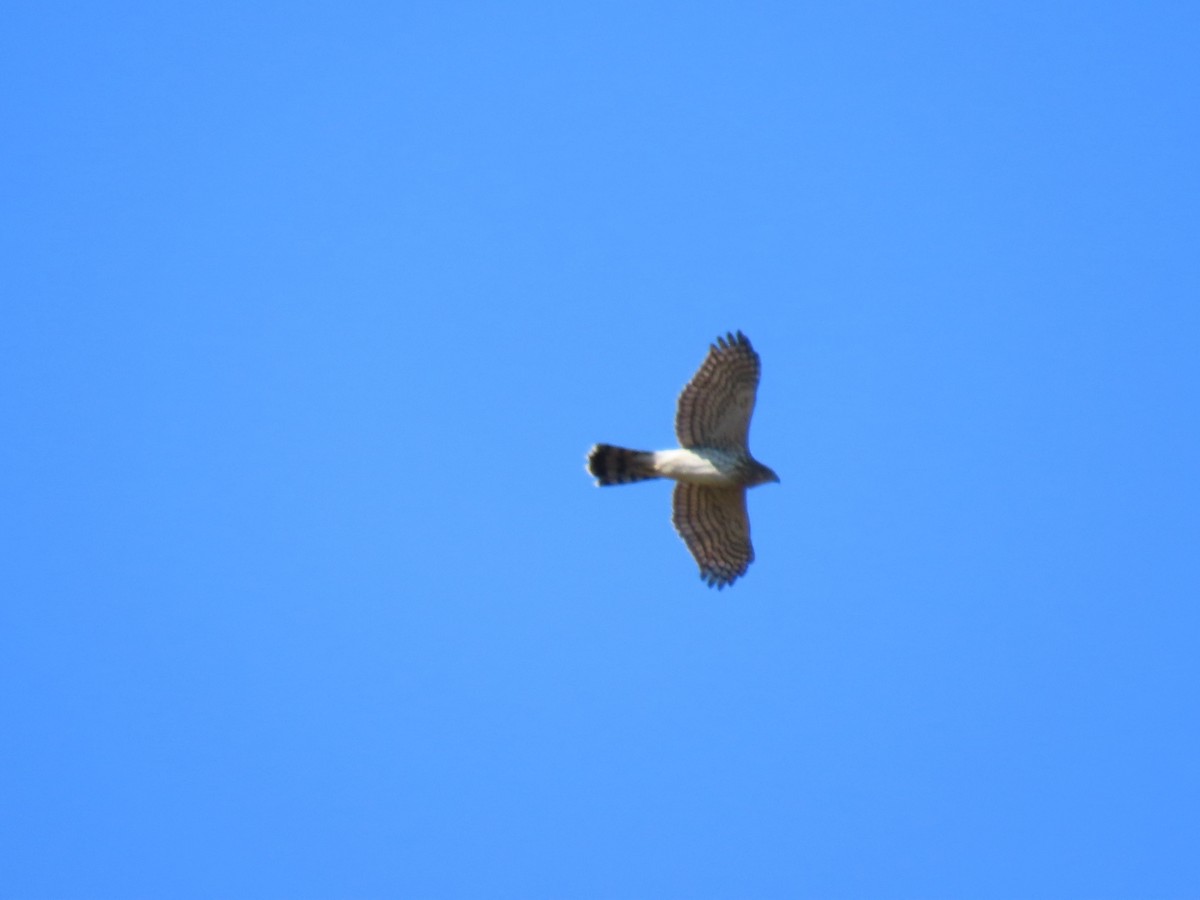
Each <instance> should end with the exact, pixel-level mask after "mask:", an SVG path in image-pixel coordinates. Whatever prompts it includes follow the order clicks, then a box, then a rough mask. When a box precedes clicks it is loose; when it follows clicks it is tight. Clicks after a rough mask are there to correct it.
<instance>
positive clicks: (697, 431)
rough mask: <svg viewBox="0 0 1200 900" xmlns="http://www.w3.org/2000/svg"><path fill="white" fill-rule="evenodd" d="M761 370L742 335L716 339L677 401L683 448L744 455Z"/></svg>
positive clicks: (756, 357) (677, 432)
mask: <svg viewBox="0 0 1200 900" xmlns="http://www.w3.org/2000/svg"><path fill="white" fill-rule="evenodd" d="M759 369H760V366H759V361H758V354H757V353H755V352H754V348H753V347H751V346H750V341H749V339H748V338H747V337H746V336H745V335H744V334H742V333H741V332H740V331H739V332H738V333H737V334H730V335H727V336H726V337H720V338H717V342H716V343H715V344H713V345H711V346H710V347H709V351H708V356H707V357H706V358H705V360H704V363H703V364H702V365H701V366H700V369H699V371H697V372H696V374H695V375H693V376H692V380H691V381H690V382H688V385H687V387H685V388H684V389H683V393H682V394H680V395H679V407H678V409H677V410H676V413H675V434H676V435H677V436H678V438H679V443H680V446H683V447H718V448H721V449H728V450H745V449H746V448H747V447H748V446H749V432H750V416H751V414H752V413H753V412H754V395H755V392H756V391H757V390H758V378H759Z"/></svg>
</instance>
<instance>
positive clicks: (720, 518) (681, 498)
mask: <svg viewBox="0 0 1200 900" xmlns="http://www.w3.org/2000/svg"><path fill="white" fill-rule="evenodd" d="M671 521H672V522H674V523H675V530H676V531H678V532H679V536H680V537H681V538H683V541H684V543H685V544H687V548H688V550H690V551H691V553H692V556H694V557H695V558H696V562H697V564H699V566H700V577H701V578H702V579H703V580H704V581H706V582H708V586H709V587H713V586H714V585H715V586H716V587H717V588H723V587H725V585H727V584H732V583H733V582H734V580H735V579H737V578H738V576H740V575H745V574H746V569H747V568H749V566H750V563H752V562H753V561H754V547H752V546H751V544H750V519H749V517H748V516H747V515H746V489H745V488H740V487H736V488H714V487H706V486H701V485H698V484H687V483H686V482H682V481H681V482H677V483H676V485H675V498H674V513H673V515H672V517H671Z"/></svg>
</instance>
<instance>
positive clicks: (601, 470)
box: [588, 444, 659, 487]
mask: <svg viewBox="0 0 1200 900" xmlns="http://www.w3.org/2000/svg"><path fill="white" fill-rule="evenodd" d="M588 471H589V472H591V473H592V474H593V475H595V476H596V484H597V486H599V487H605V486H606V485H610V484H628V483H629V482H631V481H645V480H646V479H648V478H658V477H659V475H658V473H657V472H656V471H655V470H654V454H653V453H647V452H646V451H645V450H626V449H625V448H624V447H614V446H613V445H612V444H597V445H596V446H595V447H593V448H592V451H591V452H590V453H589V454H588Z"/></svg>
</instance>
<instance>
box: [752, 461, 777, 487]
mask: <svg viewBox="0 0 1200 900" xmlns="http://www.w3.org/2000/svg"><path fill="white" fill-rule="evenodd" d="M755 466H756V467H757V468H756V469H755V471H754V481H753V482H752V485H759V484H770V483H771V482H775V483H776V484H778V483H779V476H778V475H776V474H775V471H774V470H773V469H769V468H767V467H766V466H764V465H763V464H762V463H755Z"/></svg>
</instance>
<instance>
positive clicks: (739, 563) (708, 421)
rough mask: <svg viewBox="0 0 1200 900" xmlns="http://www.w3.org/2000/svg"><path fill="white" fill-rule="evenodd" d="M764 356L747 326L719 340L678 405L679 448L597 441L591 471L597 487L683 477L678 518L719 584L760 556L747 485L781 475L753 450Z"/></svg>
mask: <svg viewBox="0 0 1200 900" xmlns="http://www.w3.org/2000/svg"><path fill="white" fill-rule="evenodd" d="M759 368H760V366H759V360H758V354H757V353H755V352H754V348H753V347H751V346H750V341H749V339H748V338H747V337H746V336H745V335H744V334H742V333H741V332H740V331H739V332H738V333H737V334H729V335H726V336H725V337H719V338H717V342H716V343H715V344H713V345H711V346H710V347H709V350H708V356H707V357H706V358H705V360H704V363H703V365H701V366H700V369H699V371H697V372H696V374H695V375H693V376H692V380H691V381H689V382H688V384H687V387H685V388H684V389H683V393H682V394H680V395H679V405H678V408H677V409H676V411H675V435H676V437H678V438H679V447H678V448H677V449H674V450H654V451H647V450H626V449H625V448H624V447H614V446H612V445H611V444H596V445H595V446H594V447H592V449H591V452H589V453H588V465H587V467H588V471H589V472H591V473H592V475H594V476H595V477H596V484H597V486H600V487H604V486H607V485H611V484H628V483H629V482H631V481H645V480H646V479H649V478H670V479H673V480H674V481H675V497H674V514H673V515H672V517H671V521H672V522H673V523H674V524H675V530H676V531H678V532H679V536H680V537H681V538H683V542H684V543H685V544H687V548H688V550H690V551H691V553H692V556H694V557H695V558H696V562H697V564H699V566H700V578H701V580H703V581H705V582H707V584H708V585H709V587H713V586H715V587H716V588H717V589H718V590H719V589H722V588H724V587H725V585H727V584H733V582H734V581H735V580H736V579H737V578H738V577H739V576H741V575H745V574H746V569H747V568H748V567H749V566H750V563H751V562H753V561H754V547H752V546H751V544H750V519H749V518H748V517H747V515H746V488H751V487H754V486H755V485H759V484H766V483H767V482H769V481H779V476H778V475H776V474H775V473H774V472H772V471H771V470H770V469H768V468H767V467H766V466H764V465H763V464H762V463H760V462H759V461H758V460H756V459H755V458H754V457H753V456H751V455H750V440H749V437H750V416H751V414H752V413H753V412H754V394H755V392H756V391H757V390H758V377H759Z"/></svg>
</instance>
